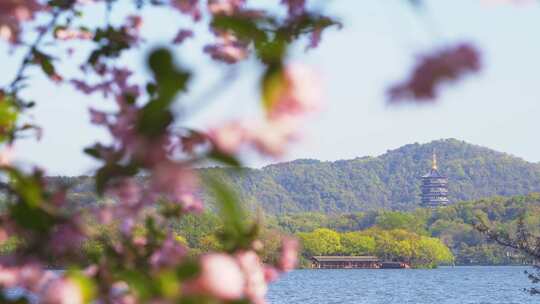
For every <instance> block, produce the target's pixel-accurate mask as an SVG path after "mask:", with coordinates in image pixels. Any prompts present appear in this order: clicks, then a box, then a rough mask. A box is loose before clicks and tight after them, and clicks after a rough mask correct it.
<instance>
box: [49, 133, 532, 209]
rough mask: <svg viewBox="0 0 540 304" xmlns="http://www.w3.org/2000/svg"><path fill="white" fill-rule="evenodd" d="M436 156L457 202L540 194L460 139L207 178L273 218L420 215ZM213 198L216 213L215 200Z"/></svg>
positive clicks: (84, 186) (495, 157)
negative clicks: (390, 212) (424, 182)
mask: <svg viewBox="0 0 540 304" xmlns="http://www.w3.org/2000/svg"><path fill="white" fill-rule="evenodd" d="M433 150H435V151H436V152H437V157H438V160H439V171H440V172H441V173H443V174H445V175H447V176H448V177H449V188H450V189H449V191H450V200H451V201H452V202H459V201H468V200H475V199H479V198H483V197H491V196H496V195H499V196H513V195H525V194H528V193H531V192H540V164H536V163H530V162H526V161H524V160H523V159H520V158H517V157H515V156H512V155H509V154H506V153H501V152H497V151H494V150H491V149H488V148H484V147H480V146H476V145H472V144H468V143H466V142H463V141H459V140H455V139H444V140H437V141H432V142H430V143H427V144H418V143H415V144H410V145H406V146H403V147H401V148H398V149H395V150H390V151H387V152H386V153H385V154H383V155H380V156H377V157H360V158H356V159H351V160H339V161H334V162H321V161H317V160H305V159H304V160H295V161H292V162H286V163H280V164H274V165H270V166H267V167H264V168H262V169H248V168H246V169H242V170H240V171H239V170H236V169H229V168H207V169H200V171H201V172H202V174H203V175H205V174H210V175H212V176H214V177H217V178H219V179H221V180H223V181H226V182H227V183H228V184H229V185H231V186H232V187H233V188H234V189H235V190H236V191H237V192H238V194H239V195H240V198H241V200H242V202H243V203H244V204H245V205H247V206H248V207H249V208H250V209H252V210H255V209H259V208H262V209H263V210H264V211H266V212H267V213H270V214H285V213H295V212H323V213H350V212H356V211H366V210H376V209H381V208H384V209H394V210H413V209H415V208H416V207H418V206H419V202H420V199H419V194H420V189H419V187H420V179H419V177H420V176H421V175H423V174H425V173H426V172H427V171H428V170H429V168H430V161H431V154H432V151H433ZM52 179H54V180H55V183H66V184H74V188H73V189H74V190H73V192H74V193H71V194H70V198H72V200H73V201H74V202H76V203H78V204H88V203H92V202H95V201H96V200H97V198H96V197H95V195H94V194H93V185H92V179H91V178H89V177H85V176H80V177H55V178H52ZM143 180H144V178H141V181H143ZM205 197H206V198H205V200H206V201H207V205H208V206H212V205H213V203H212V198H211V197H210V196H207V195H205Z"/></svg>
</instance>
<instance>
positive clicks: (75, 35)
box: [54, 28, 94, 40]
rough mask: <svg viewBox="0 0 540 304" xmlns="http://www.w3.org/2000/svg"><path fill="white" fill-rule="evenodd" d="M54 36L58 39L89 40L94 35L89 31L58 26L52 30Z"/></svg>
mask: <svg viewBox="0 0 540 304" xmlns="http://www.w3.org/2000/svg"><path fill="white" fill-rule="evenodd" d="M54 37H55V38H56V39H58V40H74V39H80V40H90V39H92V38H93V37H94V35H93V34H92V33H91V32H89V31H84V30H76V29H68V28H60V29H57V30H56V31H55V32H54Z"/></svg>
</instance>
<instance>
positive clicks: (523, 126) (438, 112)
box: [0, 0, 540, 175]
mask: <svg viewBox="0 0 540 304" xmlns="http://www.w3.org/2000/svg"><path fill="white" fill-rule="evenodd" d="M252 2H255V1H254V0H252ZM265 2H269V1H266V0H265ZM323 2H324V1H323ZM257 3H258V2H257ZM325 7H326V9H327V10H328V12H331V13H332V14H333V15H335V16H337V17H339V18H340V19H341V20H342V21H343V23H344V28H343V29H342V30H339V31H337V30H332V31H329V32H327V33H326V34H325V35H324V37H323V41H322V44H321V46H320V47H319V48H318V49H316V50H314V51H310V52H307V53H304V51H303V44H300V45H298V46H297V47H296V48H295V51H294V52H293V54H292V56H291V61H300V62H303V63H306V64H310V65H312V66H314V67H315V69H316V70H317V71H320V73H321V75H322V76H323V79H324V84H325V86H326V87H325V91H326V93H325V100H326V104H325V107H324V110H323V111H322V112H321V113H319V114H317V115H315V116H314V117H312V118H311V119H310V120H308V121H307V123H306V125H305V128H304V130H303V132H304V134H305V139H304V140H303V141H302V142H300V143H298V144H297V145H295V146H294V147H293V148H292V149H291V150H290V153H289V154H288V155H287V156H286V157H285V158H284V159H282V160H279V161H283V160H291V159H296V158H314V159H320V160H338V159H347V158H354V157H357V156H365V155H379V154H382V153H384V152H385V151H386V150H388V149H394V148H397V147H399V146H401V145H404V144H408V143H413V142H420V143H423V142H428V141H431V140H434V139H440V138H448V137H453V138H457V139H462V140H465V141H468V142H471V143H474V144H479V145H483V146H487V147H490V148H493V149H497V150H500V151H504V152H508V153H511V154H514V155H517V156H519V157H522V158H524V159H526V160H529V161H534V162H537V161H540V141H539V140H538V139H537V138H538V135H537V134H538V130H539V126H540V119H539V114H540V83H539V77H538V71H540V58H538V57H539V54H540V39H538V38H537V37H536V36H535V35H534V30H535V29H537V28H538V27H539V26H540V7H539V6H538V5H528V6H523V7H513V6H510V5H499V6H490V5H485V3H484V2H482V1H480V0H452V1H442V0H432V1H428V5H427V7H426V9H424V10H423V13H422V14H418V13H417V12H416V11H414V10H412V9H411V7H410V6H408V5H405V1H404V0H366V1H358V0H333V1H328V2H327V3H326V4H325ZM122 13H125V14H128V13H129V10H128V9H127V8H126V9H123V10H122ZM148 15H149V17H152V18H153V19H154V20H159V22H155V23H151V24H146V25H145V27H144V33H145V34H146V35H149V36H150V37H151V39H149V41H148V42H147V46H146V47H142V48H141V49H140V50H139V52H136V53H131V54H129V55H127V56H125V57H124V58H123V59H122V61H123V62H129V63H133V64H135V66H137V67H138V70H137V72H138V73H139V74H140V75H139V76H138V79H141V77H144V75H145V73H146V71H145V69H144V65H143V62H144V55H145V54H146V51H147V49H148V48H149V47H151V46H155V45H157V44H159V42H163V41H167V40H168V39H169V38H170V37H172V35H174V32H175V30H176V29H177V28H178V27H179V26H180V25H181V24H182V23H186V21H185V19H182V18H179V17H178V16H177V15H176V14H171V13H170V12H163V11H158V10H152V11H150V12H149V13H148ZM101 16H102V13H101V11H100V10H98V9H95V10H94V11H92V12H90V13H89V15H88V16H87V18H90V19H92V20H100V19H99V18H100V17H101ZM117 17H118V16H117ZM119 18H120V17H119ZM197 32H198V33H201V35H202V36H201V37H202V38H200V39H198V40H191V41H188V42H187V43H186V44H185V45H183V46H182V47H179V48H177V49H176V53H177V54H178V56H179V58H181V62H183V63H185V64H186V65H187V66H190V67H191V68H192V69H193V70H196V71H198V72H199V74H198V75H197V77H196V78H195V80H194V82H193V84H194V87H193V89H192V91H191V92H190V94H189V95H188V96H187V97H186V98H184V100H180V101H179V106H178V107H180V104H182V103H183V104H186V103H187V104H189V102H190V101H194V100H198V99H200V98H199V97H200V96H204V93H205V89H208V87H209V86H211V84H212V83H214V82H215V81H217V80H219V79H221V77H223V75H224V73H225V71H226V68H225V66H223V65H220V64H216V63H214V62H212V61H209V60H208V59H207V58H206V57H204V56H201V55H200V49H201V48H202V46H203V44H204V40H205V39H206V37H208V36H207V34H206V32H207V30H206V29H205V28H203V27H199V28H197ZM463 40H466V41H471V42H473V43H475V44H476V45H477V46H478V47H479V48H481V49H482V50H483V63H484V69H483V70H482V72H481V73H480V74H479V75H475V76H471V77H469V78H467V79H466V80H465V81H463V82H460V83H458V84H457V85H454V86H450V87H448V88H447V89H445V90H443V93H442V94H441V98H440V99H439V100H438V102H437V103H435V104H427V105H399V106H388V105H387V104H386V102H385V89H386V88H387V87H388V86H389V85H391V84H392V83H393V82H394V81H398V80H401V79H403V78H404V77H405V76H406V74H407V72H408V71H409V69H410V68H411V66H412V65H413V63H414V55H415V54H417V53H419V52H421V51H423V50H425V49H432V48H436V47H440V46H443V45H445V44H447V43H452V42H458V41H463ZM83 47H84V46H83ZM0 51H1V52H2V53H3V54H6V53H5V52H6V51H7V47H6V46H5V45H3V44H2V45H0ZM19 56H20V54H19V53H15V54H14V55H12V56H3V57H2V58H1V59H0V66H2V67H3V68H2V71H3V73H2V75H0V83H5V82H6V81H8V79H9V77H10V75H12V73H11V72H12V71H13V70H14V69H15V68H16V63H17V62H18V58H19ZM238 68H239V70H240V72H241V73H240V74H242V75H243V76H241V77H240V78H239V79H237V80H236V81H235V82H234V83H231V84H230V86H229V87H228V89H226V90H224V91H223V92H220V94H219V95H217V97H216V100H215V101H212V102H211V103H210V106H209V107H208V108H207V109H206V110H205V111H204V112H202V113H199V114H198V115H197V116H195V117H193V118H191V119H189V120H188V121H186V124H188V125H191V126H196V127H204V126H209V125H215V124H217V123H219V122H220V121H224V120H225V119H226V118H228V117H234V116H239V115H245V114H251V113H253V112H254V111H255V109H256V106H257V102H258V95H257V91H256V81H257V76H258V75H259V73H260V67H259V66H258V65H257V64H256V63H255V62H253V61H252V62H248V63H244V64H242V65H241V66H239V67H238ZM61 72H63V73H64V74H65V75H68V76H69V75H76V74H77V71H76V69H75V67H70V66H62V70H61ZM33 74H36V75H37V73H33ZM32 84H33V86H32V87H31V88H29V89H27V91H26V92H25V94H26V96H28V97H31V98H34V99H35V100H36V101H37V102H38V104H39V106H38V107H37V108H36V110H35V111H34V112H33V114H34V119H35V121H36V122H37V123H39V124H40V125H42V126H43V127H44V129H45V133H44V137H43V139H42V140H41V141H40V142H35V141H34V140H30V139H27V140H24V141H21V142H19V144H18V145H17V161H18V162H20V163H38V164H41V165H42V166H43V167H44V168H45V169H47V172H48V173H49V174H64V175H74V174H81V173H89V172H91V170H92V168H95V167H96V164H95V163H93V162H92V160H91V159H89V158H87V157H86V156H84V155H83V154H82V152H81V151H82V148H83V147H84V146H86V145H88V144H89V143H92V142H95V141H96V140H98V139H104V140H106V139H107V135H106V132H104V131H103V130H99V129H97V128H96V127H94V126H92V125H90V124H89V122H88V121H89V117H88V111H87V106H88V105H93V106H95V107H96V108H108V107H110V103H111V101H106V100H103V99H102V98H100V96H93V97H92V98H88V97H87V96H82V95H79V94H77V93H76V92H74V91H73V90H72V89H71V88H69V87H68V86H55V85H52V84H50V83H48V82H47V81H46V80H44V79H42V77H40V76H36V77H35V78H34V79H33V82H32ZM276 161H278V160H272V159H260V158H255V157H247V164H248V165H250V166H257V167H258V166H262V165H265V164H268V163H272V162H276ZM442 165H444V164H442Z"/></svg>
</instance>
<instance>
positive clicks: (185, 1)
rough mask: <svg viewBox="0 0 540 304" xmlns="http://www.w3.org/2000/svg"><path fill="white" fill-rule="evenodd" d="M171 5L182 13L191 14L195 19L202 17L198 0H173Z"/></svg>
mask: <svg viewBox="0 0 540 304" xmlns="http://www.w3.org/2000/svg"><path fill="white" fill-rule="evenodd" d="M171 5H172V6H173V7H174V8H175V9H177V10H179V11H180V12H181V13H182V14H186V15H189V16H191V17H192V18H193V20H194V21H199V20H200V19H201V11H200V9H199V1H198V0H171Z"/></svg>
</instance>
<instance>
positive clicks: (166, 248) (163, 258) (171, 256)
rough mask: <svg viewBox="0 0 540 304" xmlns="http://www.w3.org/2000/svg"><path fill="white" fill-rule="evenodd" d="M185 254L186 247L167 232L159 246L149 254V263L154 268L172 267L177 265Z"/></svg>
mask: <svg viewBox="0 0 540 304" xmlns="http://www.w3.org/2000/svg"><path fill="white" fill-rule="evenodd" d="M186 254H187V249H186V247H184V245H182V244H180V243H179V242H178V241H177V240H176V238H175V237H174V235H172V234H169V236H167V238H166V239H165V241H164V242H163V244H162V245H161V248H159V249H158V250H157V251H156V252H154V253H153V254H152V255H151V256H150V264H151V265H152V266H153V267H155V268H163V267H172V266H175V265H178V264H179V263H180V262H181V261H182V259H183V258H184V257H185V256H186Z"/></svg>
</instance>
